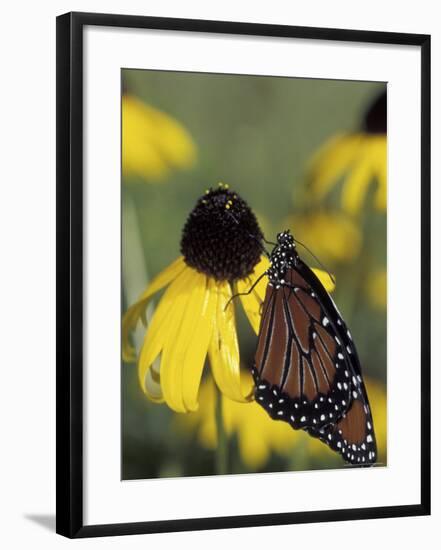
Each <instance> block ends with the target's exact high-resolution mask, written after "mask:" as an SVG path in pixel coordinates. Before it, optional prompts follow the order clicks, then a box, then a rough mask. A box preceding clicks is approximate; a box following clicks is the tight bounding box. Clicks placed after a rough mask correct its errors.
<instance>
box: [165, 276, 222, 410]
mask: <svg viewBox="0 0 441 550" xmlns="http://www.w3.org/2000/svg"><path fill="white" fill-rule="evenodd" d="M212 300H213V304H214V301H215V296H213V297H212ZM174 307H175V308H176V313H175V314H174V315H173V317H172V319H171V322H170V324H169V325H168V326H167V328H166V331H167V341H166V342H165V344H164V348H163V351H162V357H161V387H162V391H163V393H164V398H165V401H166V403H167V405H168V406H169V407H170V408H171V409H173V410H174V411H176V412H188V411H189V410H192V409H193V410H195V409H197V399H196V398H197V393H198V390H199V384H200V377H201V375H202V369H203V366H204V360H205V355H206V353H207V350H208V341H209V336H210V335H208V336H207V332H208V331H209V329H207V327H205V328H204V329H202V328H201V327H200V325H199V317H200V316H203V321H205V322H207V315H208V314H209V313H210V311H211V314H212V317H213V318H214V310H213V309H214V308H212V309H211V310H210V296H209V289H208V287H207V283H206V277H205V276H204V275H201V274H200V273H198V272H197V271H195V270H193V269H192V270H191V279H190V280H189V281H188V283H187V286H186V288H184V289H183V290H182V291H181V293H180V295H179V296H178V297H177V300H176V301H175V305H174ZM197 329H199V334H198V333H196V330H197ZM198 336H200V337H201V340H199V339H198ZM189 345H193V346H196V347H197V349H196V350H194V349H193V350H192V351H193V352H194V353H193V355H191V353H192V352H191V351H190V352H189ZM188 353H189V355H188ZM192 360H194V361H195V363H194V364H193V365H191V366H188V361H192ZM186 363H187V368H185V366H186ZM184 372H185V374H186V376H187V377H188V379H187V380H186V381H184ZM186 400H188V402H189V404H187V403H186ZM189 405H190V406H189Z"/></svg>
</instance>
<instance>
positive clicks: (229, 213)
mask: <svg viewBox="0 0 441 550" xmlns="http://www.w3.org/2000/svg"><path fill="white" fill-rule="evenodd" d="M226 213H227V214H228V215H229V216H230V217H231V218H232V219H233V220H234V221H235V222H236V223H237V225H239V222H238V221H237V220H236V218H235V217H234V216H233V214H232V213H231V212H228V210H226ZM247 235H248V237H251V238H252V239H254V240H255V241H257V242H258V243H259V245H260V247H261V249H262V251H263V252H264V253H265V254H266V256H267V257H268V258H269V257H270V253H269V252H268V250H267V249H266V248H265V247H264V246H263V244H262V243H261V242H260V239H258V238H257V237H256V236H255V235H252V234H251V233H247ZM262 240H263V241H264V242H266V243H267V244H273V243H270V242H269V241H267V240H266V239H265V237H262Z"/></svg>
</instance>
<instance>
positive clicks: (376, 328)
mask: <svg viewBox="0 0 441 550" xmlns="http://www.w3.org/2000/svg"><path fill="white" fill-rule="evenodd" d="M384 87H385V85H384V84H383V83H372V82H349V81H334V80H309V79H288V78H274V77H258V76H254V77H251V76H237V75H234V76H233V75H215V74H192V73H174V72H162V71H139V70H124V71H123V88H124V89H125V90H126V91H128V92H129V93H130V94H133V95H135V96H136V97H138V98H139V99H141V100H143V101H145V102H146V103H147V104H148V105H150V106H154V107H155V108H158V109H160V110H161V111H163V112H165V113H167V114H168V115H170V116H171V117H173V118H175V119H176V120H178V121H179V122H180V123H182V124H183V126H184V127H185V128H186V129H187V130H188V131H189V132H190V134H191V136H192V137H193V139H194V141H195V143H196V146H197V150H198V160H197V162H196V163H195V164H194V166H193V168H192V169H190V170H181V171H173V172H172V173H171V174H170V175H169V176H168V177H167V178H166V179H164V180H162V181H160V182H155V181H148V180H145V179H143V178H142V177H136V176H130V177H125V178H123V185H122V200H123V227H122V231H123V243H131V242H132V241H133V240H139V245H140V248H139V249H138V253H137V255H136V256H137V257H133V255H132V256H131V255H130V254H127V253H126V254H125V253H124V250H123V276H124V284H123V287H124V291H123V308H124V310H125V309H126V307H127V306H128V305H129V302H130V303H131V302H132V301H133V300H134V299H135V298H136V296H137V295H138V294H140V293H141V291H142V290H143V288H144V287H145V286H146V284H147V281H146V280H143V279H144V278H145V277H144V275H143V270H144V269H145V270H146V273H148V275H149V277H153V276H154V275H156V274H157V273H159V272H160V271H161V270H162V269H164V267H166V266H167V265H168V264H169V263H171V262H172V261H173V260H174V259H175V258H176V256H177V255H178V254H179V241H180V232H181V228H182V226H183V224H184V222H185V220H186V217H187V215H188V213H189V212H190V210H191V209H192V207H193V205H194V203H195V201H196V199H197V198H198V197H199V196H200V195H201V194H202V193H203V192H204V191H205V189H206V188H207V187H210V186H215V185H217V182H219V181H223V182H226V183H228V184H229V185H230V187H231V188H233V189H234V190H236V191H237V192H238V193H239V194H241V195H242V196H243V197H244V198H245V200H247V202H248V203H249V204H250V206H251V207H252V208H253V210H254V211H255V212H256V214H257V215H258V218H259V220H260V222H261V225H262V228H263V230H264V232H265V235H266V237H267V238H268V239H272V238H273V237H274V235H275V233H276V232H277V231H279V230H281V229H285V228H286V227H285V224H286V223H287V220H289V221H290V223H291V222H292V226H291V229H292V230H293V232H294V234H296V227H295V225H294V224H295V219H296V216H304V214H305V212H308V213H311V212H312V211H313V209H314V208H316V205H313V204H312V203H311V201H310V197H309V194H308V192H307V185H306V182H307V178H306V175H307V166H308V162H309V160H310V159H311V157H312V156H313V155H314V153H315V152H316V151H317V150H318V149H319V148H320V146H322V145H323V143H324V142H325V141H326V140H327V139H329V138H330V137H332V136H333V135H335V134H336V133H341V132H352V131H357V130H358V129H359V127H360V122H361V120H362V116H363V112H364V110H365V109H366V108H367V107H368V105H369V104H370V103H371V102H372V100H373V99H374V98H375V97H376V96H377V95H378V94H379V93H380V92H381V91H382V90H384ZM129 200H130V202H131V203H132V204H134V205H135V209H136V219H137V222H138V224H137V225H138V228H139V234H137V235H135V234H134V233H133V227H132V224H129V223H127V217H125V216H124V212H125V210H124V204H125V203H127V201H129ZM333 201H334V202H333ZM366 204H368V201H366ZM335 205H336V199H335V197H334V198H333V197H332V196H331V198H330V201H328V202H327V203H326V204H325V205H321V209H323V208H324V209H325V210H326V209H329V210H330V211H331V210H332V211H334V210H335ZM356 223H357V225H358V229H359V230H360V232H361V235H362V244H361V248H360V250H359V252H358V253H357V254H354V255H352V256H351V254H348V258H345V260H344V261H337V260H335V259H333V258H332V257H326V258H324V257H323V256H321V255H320V254H319V256H320V258H321V259H322V260H326V266H327V268H328V269H329V270H330V271H332V272H333V273H335V275H336V278H337V289H336V292H335V294H334V300H335V301H336V303H337V305H338V307H339V309H340V311H341V312H342V314H343V316H344V317H345V319H346V321H347V323H348V325H349V326H350V327H351V332H352V334H353V336H354V340H355V342H356V344H357V348H358V351H359V354H360V357H361V359H362V364H363V373H364V374H367V375H368V376H369V377H370V378H372V379H375V380H376V381H377V382H378V383H379V384H380V385H381V387H382V388H383V389H384V391H385V388H386V311H385V309H384V308H381V307H380V308H379V307H377V306H376V305H375V304H374V303H373V299H372V296H370V295H369V294H368V293H366V292H365V289H366V288H367V287H368V286H369V280H370V278H372V273H373V272H374V271H375V269H376V268H377V267H378V266H383V267H385V266H386V216H385V213H381V212H376V211H374V210H373V209H372V208H370V207H369V206H367V207H366V209H365V210H364V211H363V215H362V216H361V217H360V218H359V219H358V220H357V222H356ZM332 235H333V233H332V228H330V230H329V232H326V234H323V235H322V237H323V239H326V238H332ZM303 241H305V242H306V244H308V246H309V247H310V248H312V249H313V250H314V251H317V249H318V248H319V247H320V243H314V242H309V241H308V239H307V238H306V239H305V237H303ZM128 250H129V248H128ZM130 250H131V248H130ZM317 252H318V251H317ZM141 256H142V257H141ZM303 256H304V258H305V259H306V260H307V261H309V262H310V263H311V264H312V265H314V262H313V260H311V258H310V257H308V255H307V254H306V253H305V254H304V255H303ZM141 265H142V266H143V269H139V268H140V266H141ZM140 274H141V276H139V275H140ZM238 309H239V308H238ZM239 324H240V326H239V330H240V345H241V358H242V360H243V362H244V364H250V363H251V361H252V357H253V354H254V349H255V345H256V341H255V336H254V335H253V334H252V332H251V330H250V329H248V328H247V325H246V323H244V322H243V319H241V318H240V317H239ZM371 404H372V408H373V409H374V408H375V403H371ZM378 406H380V405H378ZM381 407H383V405H381ZM384 407H385V405H384ZM122 413H123V423H122V443H123V446H122V447H123V453H122V477H123V479H135V478H151V477H172V476H181V475H210V474H213V473H215V457H214V451H213V450H210V449H207V448H205V447H204V446H202V445H201V444H200V441H199V439H198V437H197V433H196V431H195V430H191V429H188V430H187V429H183V428H182V426H181V424H180V423H179V422H176V418H175V417H176V416H177V415H176V414H175V413H173V412H172V411H170V410H169V409H167V407H166V406H165V405H155V404H152V403H149V402H148V401H147V400H146V399H145V397H144V395H143V394H142V392H141V389H140V388H139V386H138V382H137V376H136V365H128V364H124V365H123V368H122ZM381 419H382V420H381V422H383V423H384V426H383V427H382V429H384V430H385V425H386V411H385V410H382V411H381ZM376 428H377V430H378V426H376ZM230 445H231V464H230V468H231V472H233V473H244V472H247V471H251V470H250V469H249V468H248V467H247V466H246V464H244V461H243V460H242V459H241V456H240V453H239V452H238V442H237V441H235V440H234V438H233V440H232V441H231V444H230ZM321 447H323V453H318V454H317V453H308V452H307V450H308V449H307V444H306V443H305V441H304V439H303V438H302V435H299V444H298V445H296V446H294V447H293V449H292V452H291V453H284V454H283V455H279V454H277V453H272V454H271V457H270V459H269V461H267V462H266V463H265V464H264V465H262V466H261V467H260V468H258V470H257V471H282V470H294V469H311V468H326V467H341V466H342V465H343V463H342V461H341V460H340V459H339V458H338V457H335V456H334V454H333V453H329V452H327V449H326V446H324V445H321ZM380 456H382V458H383V461H385V460H386V449H385V448H383V449H380ZM252 471H255V470H252Z"/></svg>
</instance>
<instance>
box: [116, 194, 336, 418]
mask: <svg viewBox="0 0 441 550" xmlns="http://www.w3.org/2000/svg"><path fill="white" fill-rule="evenodd" d="M181 251H182V253H183V256H181V257H180V258H178V259H177V260H176V261H175V262H173V263H172V264H171V265H170V266H169V267H168V268H166V269H165V270H164V271H163V272H162V273H160V274H159V275H158V276H157V277H156V278H155V279H153V281H152V282H151V283H150V284H149V286H148V287H147V289H146V290H145V291H144V293H143V294H142V295H141V296H140V298H139V300H138V301H137V302H136V303H135V304H134V305H132V306H131V307H130V308H129V309H128V311H127V312H126V314H125V315H124V318H123V322H122V352H123V359H124V361H126V362H130V361H133V360H135V359H136V354H135V350H134V349H133V347H132V346H131V345H130V342H129V334H130V332H131V331H133V330H134V329H135V328H136V326H137V323H138V321H139V320H140V319H141V320H142V321H143V322H144V324H146V319H145V311H146V307H147V304H148V302H149V300H150V299H151V297H152V296H153V295H154V294H155V293H156V292H158V291H159V290H161V289H163V288H165V287H167V289H166V291H165V293H164V295H163V296H162V298H161V300H160V302H159V304H158V307H157V309H156V311H155V312H154V315H153V317H152V320H151V323H150V325H149V327H148V329H147V331H146V335H145V338H144V342H143V344H142V347H141V351H140V355H139V359H138V376H139V382H140V385H141V387H142V389H143V391H144V392H145V394H146V395H147V397H149V398H150V399H151V400H152V401H155V402H158V403H161V402H164V401H165V402H166V403H167V405H168V406H169V407H170V408H171V409H173V410H174V411H176V412H189V411H195V410H197V408H198V393H199V386H200V382H201V377H202V371H203V368H204V363H205V358H206V356H207V354H208V357H209V360H210V365H211V371H212V374H213V377H214V380H215V382H216V384H217V386H218V388H219V389H220V391H221V392H222V393H223V394H225V395H226V396H227V397H229V398H230V399H232V400H234V401H237V402H240V403H246V402H248V401H250V400H251V399H252V390H253V384H252V382H251V381H249V383H244V381H243V380H241V376H240V363H239V344H238V338H237V333H236V322H235V303H234V300H232V298H233V292H234V293H235V294H240V293H245V294H241V296H240V299H241V302H242V306H243V308H244V310H245V313H246V315H247V317H248V320H249V322H250V324H251V326H252V328H253V329H254V331H255V332H256V333H257V331H258V330H259V323H260V308H261V304H262V302H263V299H264V295H265V291H266V283H267V281H266V279H267V278H266V277H265V276H264V273H265V271H266V269H267V268H268V266H269V262H268V260H267V259H266V258H265V257H262V256H261V253H262V233H261V231H260V229H259V226H258V224H257V221H256V218H255V216H254V214H253V212H252V211H251V209H250V208H249V206H248V205H247V204H246V202H245V201H244V200H243V199H242V198H241V197H239V196H238V195H237V194H236V193H233V192H231V191H229V190H228V186H226V185H223V184H220V186H219V188H218V189H215V190H212V189H210V190H208V191H207V192H206V194H205V195H203V196H202V197H200V199H199V200H198V201H197V203H196V206H195V207H194V209H193V210H192V212H191V213H190V215H189V217H188V219H187V223H186V224H185V226H184V229H183V232H182V239H181ZM316 274H317V275H318V276H319V277H321V279H322V280H323V283H324V285H325V287H327V288H328V289H329V290H331V289H332V288H333V283H332V282H331V281H330V280H329V276H328V275H327V274H326V273H324V272H320V271H316ZM259 279H260V282H259V284H257V281H258V280H259ZM252 287H253V291H252V292H249V291H250V289H251V288H252ZM159 355H160V356H161V360H160V367H159V368H158V366H157V364H156V362H155V360H156V359H157V358H158V357H159Z"/></svg>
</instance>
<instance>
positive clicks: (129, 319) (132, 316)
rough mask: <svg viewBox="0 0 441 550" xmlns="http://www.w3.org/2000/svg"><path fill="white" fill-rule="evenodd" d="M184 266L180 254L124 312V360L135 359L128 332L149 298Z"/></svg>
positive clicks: (133, 326)
mask: <svg viewBox="0 0 441 550" xmlns="http://www.w3.org/2000/svg"><path fill="white" fill-rule="evenodd" d="M186 267H187V266H186V264H185V262H184V258H183V257H182V256H181V257H179V258H178V259H177V260H175V261H174V262H173V263H172V264H170V265H169V266H168V267H167V268H165V269H164V271H162V272H161V273H160V274H159V275H157V276H156V277H155V278H154V279H153V280H152V281H151V283H150V284H149V285H148V286H147V288H146V289H145V291H144V292H143V293H142V294H141V296H140V297H139V299H138V301H137V302H135V303H134V304H133V305H132V306H130V307H129V309H128V310H127V311H126V313H125V314H124V317H123V320H122V355H123V360H124V361H125V362H127V363H130V362H133V361H135V360H136V353H135V349H134V348H133V346H132V345H131V343H130V339H129V334H130V332H131V331H132V330H134V329H135V328H136V325H137V324H138V321H139V319H140V318H143V317H144V315H145V310H146V307H147V303H148V301H149V299H150V298H151V297H152V296H153V294H155V293H156V292H158V291H159V290H161V289H162V288H164V287H165V286H167V285H168V284H169V283H170V282H171V281H173V279H175V278H176V277H177V276H178V275H179V274H180V273H182V271H183V270H184V269H185V268H186ZM144 321H145V319H144Z"/></svg>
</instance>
